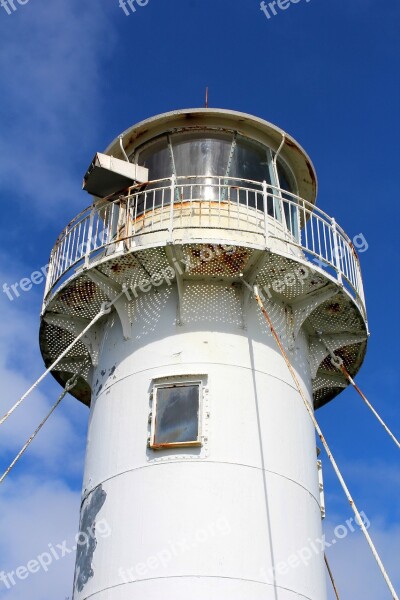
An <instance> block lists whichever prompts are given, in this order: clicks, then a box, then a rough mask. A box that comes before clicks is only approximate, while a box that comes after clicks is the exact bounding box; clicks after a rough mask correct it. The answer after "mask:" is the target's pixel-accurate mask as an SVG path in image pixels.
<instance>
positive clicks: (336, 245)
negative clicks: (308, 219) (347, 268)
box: [332, 219, 343, 285]
mask: <svg viewBox="0 0 400 600" xmlns="http://www.w3.org/2000/svg"><path fill="white" fill-rule="evenodd" d="M332 231H333V252H334V255H335V263H336V270H337V276H338V281H339V283H340V284H341V285H343V279H342V267H341V264H340V256H339V243H338V239H339V234H338V232H337V228H336V221H335V219H332Z"/></svg>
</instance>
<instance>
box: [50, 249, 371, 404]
mask: <svg viewBox="0 0 400 600" xmlns="http://www.w3.org/2000/svg"><path fill="white" fill-rule="evenodd" d="M171 253H172V254H171ZM92 269H95V270H96V271H97V272H98V273H99V274H100V275H101V276H102V277H103V278H104V277H105V279H104V281H103V284H102V287H101V288H100V287H99V285H98V283H96V282H95V281H94V280H92V279H91V278H90V271H91V270H92ZM168 269H169V270H170V271H171V269H174V272H175V274H176V275H177V276H178V277H179V278H180V279H181V287H180V294H179V298H180V318H181V319H182V322H183V323H185V322H186V323H193V322H195V321H196V319H197V320H199V322H200V321H203V322H204V321H208V322H209V323H210V326H211V327H212V323H226V324H229V325H231V326H236V327H241V328H243V327H245V326H246V323H245V315H244V313H243V299H244V297H245V295H246V293H247V295H248V293H249V292H248V291H247V290H246V287H245V286H244V285H243V279H246V280H248V281H250V283H254V282H256V283H257V285H258V286H259V287H260V288H261V290H263V293H264V298H265V301H266V305H267V309H268V312H269V313H270V315H271V318H272V320H273V322H274V324H275V326H276V328H277V330H278V331H279V334H280V336H281V339H282V341H283V343H284V345H285V346H286V347H287V348H288V349H290V351H291V352H292V353H296V345H295V338H296V329H295V321H296V319H299V315H300V317H301V318H300V325H299V326H301V327H303V329H304V331H306V332H308V333H309V334H310V336H313V335H314V336H315V332H320V333H322V334H323V335H324V336H330V335H337V334H340V335H341V336H342V337H341V339H342V345H341V346H340V347H338V348H337V352H336V353H337V354H338V355H339V356H341V357H342V358H343V360H344V362H345V365H346V368H347V369H348V371H349V372H350V373H352V374H353V375H354V374H355V373H356V372H357V370H358V369H359V367H360V366H361V363H362V360H363V357H364V355H365V348H366V343H365V341H363V340H364V339H365V338H366V324H365V321H364V319H363V317H362V315H361V313H360V310H359V308H358V306H357V304H356V303H355V302H354V300H353V299H352V298H351V296H350V295H349V294H347V293H346V292H345V291H344V290H342V288H340V286H339V285H338V284H337V282H335V281H334V280H333V279H332V277H331V276H330V275H329V273H326V272H324V270H322V269H320V268H318V267H317V266H314V265H313V264H307V263H306V262H305V261H304V259H303V257H302V254H301V253H299V254H298V256H297V255H296V256H295V255H293V257H288V256H282V255H280V254H278V253H277V252H274V253H272V252H268V251H261V250H255V249H253V248H247V247H243V246H235V247H232V246H229V245H224V244H209V243H193V244H181V245H175V246H168V245H167V246H157V247H151V248H143V247H141V249H140V250H136V251H135V250H134V251H130V252H128V250H127V249H126V248H125V251H124V252H120V253H118V254H115V253H114V254H112V253H110V255H109V256H108V257H106V256H105V255H104V254H101V255H99V257H98V259H97V261H96V262H94V263H92V264H91V265H90V267H89V269H87V270H85V269H80V270H78V271H77V273H76V275H75V277H72V278H70V280H69V281H67V282H66V283H64V284H63V286H61V287H60V289H58V291H57V292H56V294H55V295H54V297H53V298H52V299H51V300H49V301H48V304H47V306H46V307H45V310H44V313H43V322H42V326H41V335H40V343H41V348H42V353H43V356H44V358H45V362H46V364H47V365H48V364H50V363H51V362H52V361H53V360H54V359H55V358H56V357H57V356H58V355H59V354H60V353H61V352H62V351H63V350H64V349H65V348H66V347H67V346H68V344H70V343H71V342H72V341H73V339H74V337H75V335H74V334H73V333H70V332H68V331H66V330H65V323H64V324H63V322H62V319H61V320H60V323H57V319H56V315H57V314H59V315H61V316H63V315H64V316H65V315H66V316H68V317H71V319H74V318H75V319H78V320H79V319H81V321H82V317H83V318H84V319H87V322H89V320H90V319H92V318H93V317H94V316H95V315H96V314H98V312H99V311H100V309H101V306H102V304H103V303H104V302H107V301H109V300H110V299H111V300H112V299H113V298H114V297H115V295H116V290H121V289H122V286H125V287H126V288H127V289H128V290H130V292H131V297H134V302H129V301H128V300H127V299H126V298H125V297H124V307H125V308H124V310H126V314H127V318H128V321H129V322H130V323H132V324H133V329H134V332H135V333H134V335H135V336H136V338H140V337H141V336H142V335H145V334H146V333H147V332H148V331H151V330H153V329H155V327H156V326H157V322H158V317H159V315H160V312H161V311H162V310H163V307H164V306H165V302H166V301H167V298H168V297H169V296H170V294H171V293H172V285H176V281H169V282H168V285H167V283H165V282H164V284H163V285H161V286H160V287H159V288H157V293H154V294H146V293H144V292H143V291H140V288H139V286H141V285H143V284H148V282H149V280H150V279H151V277H152V276H157V275H159V274H162V273H163V272H165V271H166V270H168ZM107 282H108V283H107ZM327 286H331V288H332V290H333V291H332V292H331V294H330V296H331V297H330V298H329V299H328V300H326V301H324V302H321V301H320V300H319V297H320V296H319V295H320V294H324V293H326V290H327V289H328V287H327ZM143 289H144V288H143ZM335 290H336V291H335ZM132 293H133V296H132ZM299 301H300V302H304V303H305V306H307V307H308V312H307V313H306V314H304V316H302V311H301V310H299V309H298V308H296V309H295V308H293V309H292V304H293V303H296V307H297V306H298V305H299V304H298V303H299ZM293 306H295V305H294V304H293ZM255 310H256V308H255ZM48 314H51V316H52V323H51V324H50V323H46V322H45V319H46V315H48ZM116 318H118V317H116ZM258 318H259V320H260V328H262V329H263V330H264V329H265V333H266V335H268V328H266V327H265V322H263V317H262V315H261V314H259V315H258ZM82 327H83V326H82ZM70 331H71V329H70ZM355 334H359V335H361V336H364V338H362V337H361V338H360V341H359V342H357V343H354V335H355ZM346 336H347V337H346ZM327 353H328V351H326V352H325V353H324V351H322V352H321V345H320V344H318V343H317V342H315V343H314V342H310V357H309V358H310V360H311V361H312V360H314V362H315V361H316V360H317V361H318V363H317V366H318V364H319V363H321V364H319V367H318V368H316V375H315V378H314V381H313V385H314V401H315V406H316V407H318V406H321V405H322V404H324V403H325V402H327V401H328V400H330V399H331V398H332V397H334V396H335V395H336V394H338V393H339V392H340V391H341V389H343V387H344V386H343V385H342V383H343V382H341V381H339V383H338V381H337V380H335V378H334V377H333V378H332V377H330V375H331V374H332V373H333V372H334V367H333V366H332V365H331V363H330V359H329V357H328V358H326V356H327ZM95 356H96V350H93V348H92V349H91V352H90V353H89V351H88V346H87V345H85V344H84V343H82V342H79V343H78V344H77V345H76V346H75V347H74V349H73V350H71V351H70V352H69V354H68V356H67V357H66V361H65V362H62V363H61V364H60V366H59V367H58V368H59V371H58V372H57V373H56V374H55V376H56V377H57V379H58V380H59V381H60V382H61V383H62V382H65V381H66V380H67V379H68V378H69V376H70V374H71V373H75V372H77V371H78V370H79V369H82V372H83V374H82V377H81V385H80V386H78V387H77V388H76V389H75V392H74V393H75V395H76V396H77V397H78V398H80V399H81V400H82V401H84V402H86V403H88V398H89V396H90V389H89V388H88V386H87V384H84V381H83V378H86V379H87V377H88V374H89V368H90V364H91V363H92V360H93V358H94V357H95ZM313 357H314V358H313ZM319 357H320V358H319ZM300 358H301V357H300ZM297 360H299V357H297ZM304 368H306V365H304Z"/></svg>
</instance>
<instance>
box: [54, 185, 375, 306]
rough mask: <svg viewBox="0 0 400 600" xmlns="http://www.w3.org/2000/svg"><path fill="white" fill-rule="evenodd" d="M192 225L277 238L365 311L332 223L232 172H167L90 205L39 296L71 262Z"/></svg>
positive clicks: (342, 239) (350, 259)
mask: <svg viewBox="0 0 400 600" xmlns="http://www.w3.org/2000/svg"><path fill="white" fill-rule="evenodd" d="M171 198H172V199H173V202H171ZM193 229H208V230H210V229H213V230H215V229H224V230H233V231H236V232H238V231H240V232H244V233H245V232H248V233H251V234H253V235H254V234H255V235H256V236H258V237H259V238H260V237H261V236H262V238H263V240H262V241H263V244H265V246H267V247H271V248H272V249H273V248H274V243H275V244H276V243H278V242H277V241H280V242H283V243H284V246H283V245H282V247H280V249H279V252H281V253H285V252H286V253H287V254H289V255H290V256H292V257H293V255H294V256H295V257H297V258H302V259H303V260H305V261H306V262H310V263H313V266H317V267H319V268H322V269H325V270H327V271H328V272H329V273H330V275H331V276H333V277H335V278H336V279H337V281H338V282H339V283H341V284H343V285H344V286H345V287H346V289H347V290H348V291H349V292H350V293H351V294H352V296H353V297H354V299H355V300H356V301H357V303H358V304H359V305H360V308H361V309H362V311H363V313H365V301H364V291H363V285H362V278H361V270H360V264H359V260H358V256H357V253H356V250H355V248H354V246H353V244H352V242H351V240H350V239H349V237H348V236H347V235H346V234H345V232H344V231H343V229H342V228H341V227H339V225H338V224H337V223H336V222H335V220H334V219H332V218H331V217H329V216H328V215H327V214H326V213H324V212H323V211H322V210H320V209H319V208H317V207H315V206H314V205H313V204H311V203H310V202H308V201H306V200H304V199H302V198H300V197H298V196H296V195H295V194H291V193H289V192H287V191H286V190H283V189H280V188H277V187H275V186H272V185H270V184H269V183H267V182H265V181H264V182H257V181H251V180H245V179H234V178H232V177H206V176H190V177H178V178H176V177H175V176H172V177H171V178H168V179H162V180H157V181H152V182H148V183H147V184H141V185H136V186H133V187H132V188H129V190H128V192H127V193H126V195H124V196H119V197H117V198H116V197H113V198H108V199H105V200H101V201H98V202H96V203H95V204H94V205H92V206H90V207H88V208H87V209H85V210H84V211H83V212H81V213H80V214H79V215H78V216H77V217H75V219H73V220H72V221H71V223H69V225H68V226H67V227H66V228H65V229H64V231H63V232H62V233H61V235H60V236H59V238H58V240H57V242H56V244H55V246H54V248H53V250H52V253H51V256H50V267H49V272H48V276H47V282H46V290H45V300H46V298H47V296H48V295H49V293H50V291H51V290H52V289H53V288H54V286H55V285H56V284H57V283H61V281H63V280H64V279H65V276H66V275H67V274H68V272H69V271H70V270H71V269H72V268H73V267H78V266H83V265H85V266H89V265H90V264H92V263H93V262H94V261H95V260H97V259H100V258H102V257H104V256H111V255H112V254H113V253H116V252H121V244H122V245H123V247H122V250H125V251H129V249H130V248H131V247H133V246H135V247H137V246H141V245H144V244H145V243H146V236H147V235H148V234H151V233H155V232H162V231H165V232H166V233H165V239H166V240H170V241H172V240H173V235H174V233H175V234H176V232H177V230H193ZM199 237H201V236H199ZM182 238H184V236H182ZM285 249H286V250H285Z"/></svg>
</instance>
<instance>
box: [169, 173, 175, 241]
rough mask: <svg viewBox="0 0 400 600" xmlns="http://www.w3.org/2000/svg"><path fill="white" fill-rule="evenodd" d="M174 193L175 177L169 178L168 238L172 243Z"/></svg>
mask: <svg viewBox="0 0 400 600" xmlns="http://www.w3.org/2000/svg"><path fill="white" fill-rule="evenodd" d="M175 191H176V175H175V174H173V175H172V176H171V198H170V207H169V228H168V229H169V238H170V241H171V242H172V241H173V239H172V234H173V231H174V202H175Z"/></svg>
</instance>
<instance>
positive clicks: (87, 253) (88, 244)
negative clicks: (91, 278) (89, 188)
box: [85, 205, 94, 267]
mask: <svg viewBox="0 0 400 600" xmlns="http://www.w3.org/2000/svg"><path fill="white" fill-rule="evenodd" d="M93 220H94V205H92V210H91V211H90V217H89V229H88V234H87V237H88V242H86V248H85V267H88V266H89V259H90V251H91V248H92V235H93Z"/></svg>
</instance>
